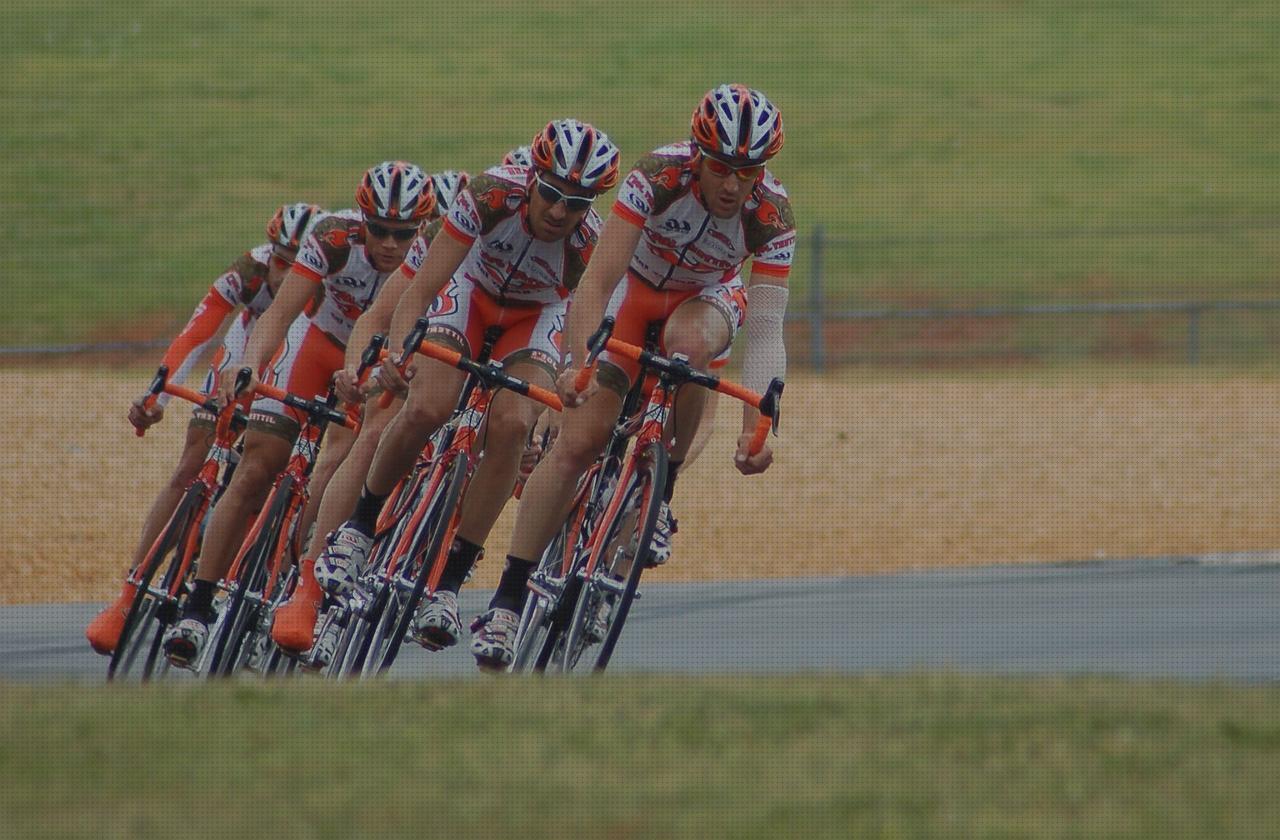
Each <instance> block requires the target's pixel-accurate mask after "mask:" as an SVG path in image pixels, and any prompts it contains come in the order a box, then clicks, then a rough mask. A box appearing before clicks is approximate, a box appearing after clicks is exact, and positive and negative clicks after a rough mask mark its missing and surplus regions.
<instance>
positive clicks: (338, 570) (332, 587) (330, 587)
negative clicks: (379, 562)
mask: <svg viewBox="0 0 1280 840" xmlns="http://www.w3.org/2000/svg"><path fill="white" fill-rule="evenodd" d="M372 547H373V537H367V536H365V535H364V534H363V533H361V532H360V531H358V530H357V529H356V528H354V527H353V526H352V525H351V523H350V522H347V523H345V524H343V525H340V526H339V527H338V529H337V530H335V531H334V532H333V533H331V534H330V535H329V538H328V539H327V540H326V541H325V547H324V551H322V552H320V556H319V557H317V558H316V564H315V575H316V582H317V583H319V584H320V588H321V589H323V590H324V591H325V592H328V593H329V594H330V595H346V594H347V593H348V592H350V591H351V590H353V589H355V586H356V580H357V579H358V578H359V576H360V573H361V572H362V571H364V567H365V563H366V562H368V560H369V550H370V549H371V548H372Z"/></svg>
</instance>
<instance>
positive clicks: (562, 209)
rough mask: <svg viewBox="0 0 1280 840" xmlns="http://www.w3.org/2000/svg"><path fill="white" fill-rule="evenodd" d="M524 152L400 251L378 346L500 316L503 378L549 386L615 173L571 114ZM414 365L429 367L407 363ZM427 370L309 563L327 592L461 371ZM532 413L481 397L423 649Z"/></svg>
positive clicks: (389, 374) (423, 629) (356, 562)
mask: <svg viewBox="0 0 1280 840" xmlns="http://www.w3.org/2000/svg"><path fill="white" fill-rule="evenodd" d="M530 149H531V165H527V166H522V165H514V164H513V165H501V166H497V167H494V168H492V169H490V170H488V171H487V172H485V173H484V174H483V175H481V176H478V177H476V178H474V179H472V181H471V182H470V184H468V185H467V188H466V189H465V190H463V192H462V193H461V195H460V196H459V198H458V203H457V204H456V205H455V206H454V208H453V209H452V210H451V211H450V213H449V214H448V215H447V216H446V217H445V219H444V224H443V226H442V229H441V235H438V236H436V238H435V239H434V240H433V241H432V243H431V248H430V250H429V251H428V252H427V254H426V257H425V260H424V261H423V262H422V263H421V265H415V264H414V260H413V259H412V258H411V259H410V260H408V261H407V262H406V265H407V267H409V268H411V269H412V270H414V272H415V279H414V283H413V284H412V285H411V286H410V287H409V289H408V290H406V291H405V293H404V294H403V295H402V296H401V298H400V301H399V304H398V305H397V307H396V312H395V316H394V318H393V321H392V329H391V341H392V344H391V346H393V347H394V346H396V342H398V341H401V340H402V339H403V337H404V336H405V335H407V334H408V333H409V332H410V331H411V329H412V328H413V326H414V324H415V322H416V321H417V319H418V318H419V317H421V316H422V315H423V313H427V317H428V318H429V319H430V326H429V329H428V333H427V341H429V342H435V343H439V344H442V345H444V346H446V347H449V348H451V349H454V350H458V351H460V352H461V353H462V354H463V355H466V356H473V355H474V354H475V353H476V352H477V351H478V350H479V349H480V346H481V343H482V337H483V335H484V333H485V332H486V331H487V330H488V329H489V328H490V327H494V326H496V327H501V328H502V330H503V332H502V336H501V338H499V339H498V341H497V343H496V345H495V346H494V349H493V352H492V358H493V359H495V360H496V361H500V362H502V363H503V365H504V366H505V368H506V370H507V371H508V372H509V373H510V374H511V375H513V376H516V377H519V378H521V379H524V380H527V381H528V382H530V383H531V384H534V385H539V386H542V387H544V388H549V387H551V385H552V383H553V381H554V378H555V371H556V369H557V367H558V366H559V364H560V355H561V351H560V331H561V328H562V326H563V320H564V317H565V313H566V312H567V311H568V309H569V299H570V295H571V294H572V292H573V290H574V288H575V287H576V286H577V283H578V279H579V278H580V277H581V276H582V272H583V271H584V270H585V268H586V265H587V262H588V260H589V259H590V258H591V254H592V251H593V250H594V248H595V243H596V239H597V236H598V233H599V228H600V219H599V217H598V216H597V215H596V213H595V212H594V210H593V209H592V204H593V202H594V201H595V199H596V197H597V196H599V195H600V194H602V193H604V192H607V191H608V190H610V189H611V188H612V187H613V186H614V185H615V183H616V182H617V178H618V159H619V154H618V149H617V147H616V146H614V145H613V143H612V142H611V141H610V140H609V138H608V136H607V135H605V134H604V133H603V132H601V131H599V130H598V129H596V128H594V127H593V126H590V125H587V124H585V123H582V122H579V121H578V120H573V119H561V120H554V121H552V122H550V123H548V124H547V126H546V127H545V128H544V129H543V130H542V131H541V132H539V133H538V134H537V135H536V136H535V137H534V140H533V142H532V143H531V144H530ZM426 364H433V365H434V363H427V362H419V363H416V367H422V366H423V365H426ZM436 367H439V368H440V369H439V371H437V370H436V369H435V368H434V367H433V369H431V370H430V371H422V372H418V375H413V376H409V377H407V378H409V379H410V381H409V382H408V384H407V388H408V392H407V398H406V403H405V406H404V408H402V409H401V410H400V412H399V413H398V414H397V415H396V417H395V419H394V420H392V422H391V424H390V425H389V426H388V427H387V428H386V430H385V431H384V432H383V434H382V440H381V442H380V443H379V446H378V451H377V454H376V455H375V457H374V460H373V463H372V465H371V467H370V469H369V473H368V475H367V476H366V477H365V484H364V487H363V488H362V490H361V493H360V497H359V500H358V501H357V503H356V505H355V508H354V510H353V511H352V513H351V516H350V518H349V519H348V520H347V522H346V523H345V524H343V525H342V526H341V527H340V528H338V529H337V530H336V531H334V533H333V534H332V535H330V537H329V540H328V546H327V547H326V548H325V550H324V552H323V553H322V554H321V555H320V557H319V559H318V560H317V561H316V574H317V576H318V577H319V578H320V581H321V583H322V585H324V586H325V588H326V589H328V590H329V591H331V592H334V593H342V592H345V591H349V590H350V588H351V587H352V586H354V584H355V581H356V578H357V576H358V575H359V573H360V570H361V569H362V568H363V565H364V563H365V561H366V560H367V558H368V553H369V550H370V547H371V545H372V540H373V532H374V526H375V523H376V520H377V517H378V514H379V513H380V511H381V509H382V506H383V504H384V503H385V501H386V498H387V496H388V494H389V493H390V492H391V491H392V489H393V488H394V487H395V485H396V483H397V482H398V481H399V480H400V479H401V478H402V477H403V476H404V475H405V474H406V473H407V472H408V470H409V469H410V467H411V466H412V464H413V462H414V459H415V458H416V457H417V455H418V453H419V452H420V451H421V450H422V448H423V446H424V445H425V444H426V442H427V441H428V439H429V438H430V436H431V435H432V434H433V433H434V432H435V431H436V429H438V428H439V427H440V426H441V425H442V424H443V423H444V422H445V421H446V420H448V418H449V416H450V414H451V412H452V411H453V409H454V406H455V403H456V400H457V397H458V393H459V390H460V388H461V385H462V374H461V373H459V372H456V371H453V370H450V369H448V368H444V367H443V366H438V365H437V366H436ZM414 370H415V368H410V371H411V372H412V371H414ZM380 379H381V381H382V382H383V384H384V385H385V386H386V387H388V388H391V389H392V390H393V391H402V390H403V389H404V388H405V387H406V383H405V381H404V379H402V378H401V377H400V376H399V374H398V372H397V371H396V369H395V367H394V366H392V365H383V367H382V369H381V373H380ZM540 410H541V407H540V406H539V405H538V404H537V403H534V402H533V401H531V400H527V399H524V398H522V397H519V396H517V395H515V394H512V393H510V392H508V391H503V392H501V393H499V394H498V395H497V396H496V397H495V398H494V401H493V404H492V406H491V408H490V413H489V416H488V420H487V423H488V432H487V437H486V444H485V453H484V459H483V460H482V461H481V463H480V466H479V467H478V468H477V471H476V474H475V476H474V477H473V479H472V482H471V485H470V489H469V491H468V493H467V495H466V498H465V499H464V500H463V504H462V512H461V516H462V519H461V523H460V525H459V528H458V536H457V538H456V539H455V541H454V543H453V545H452V546H451V549H450V554H449V557H448V559H447V562H446V567H445V569H444V571H443V574H442V577H441V579H440V581H439V583H438V585H437V587H436V589H435V591H434V593H432V595H431V597H429V598H426V599H424V602H423V605H422V607H421V608H420V610H419V612H418V614H417V616H416V617H415V621H414V626H413V628H412V635H413V638H414V640H415V641H417V642H419V643H420V644H422V645H423V646H424V647H427V648H428V649H433V650H434V649H439V648H442V647H448V646H450V645H452V644H456V642H457V641H458V639H459V638H460V635H461V632H462V624H461V619H460V617H459V615H458V605H457V592H458V589H459V588H460V587H461V585H462V582H463V581H464V579H465V578H466V576H467V573H468V572H469V570H470V569H471V566H472V564H473V563H474V562H475V560H476V559H477V558H478V557H479V556H480V555H481V553H482V551H483V545H484V541H485V539H486V538H487V537H488V534H489V531H490V529H491V528H492V527H493V524H494V521H495V520H496V519H497V517H498V515H499V514H500V513H501V511H502V509H503V507H504V506H505V504H506V501H507V499H508V498H509V497H510V495H511V491H512V488H513V486H514V483H515V480H516V475H517V471H518V467H519V463H520V458H521V454H522V452H523V450H524V442H525V440H526V439H527V437H528V434H529V430H530V428H531V426H532V425H533V423H534V421H535V420H536V418H537V416H538V413H539V411H540ZM523 594H524V581H523V580H521V581H520V582H519V583H518V585H517V586H516V587H514V588H513V586H512V583H511V581H509V580H507V578H506V576H505V575H504V578H503V582H502V583H500V584H499V588H498V594H497V596H495V600H494V602H493V603H492V604H491V609H490V610H489V611H487V612H486V613H485V614H483V615H482V616H480V617H479V618H478V619H477V620H476V621H475V622H473V623H472V630H473V631H474V633H475V636H474V638H473V643H472V651H473V652H474V653H475V654H476V656H477V659H478V660H479V661H480V662H481V664H482V665H483V664H486V663H490V662H492V661H493V656H494V652H495V651H500V650H502V649H505V648H507V647H509V644H510V640H509V637H510V636H511V634H513V633H514V632H515V626H516V621H517V616H516V614H515V610H518V609H519V604H520V602H521V601H522V599H523ZM499 656H500V654H499Z"/></svg>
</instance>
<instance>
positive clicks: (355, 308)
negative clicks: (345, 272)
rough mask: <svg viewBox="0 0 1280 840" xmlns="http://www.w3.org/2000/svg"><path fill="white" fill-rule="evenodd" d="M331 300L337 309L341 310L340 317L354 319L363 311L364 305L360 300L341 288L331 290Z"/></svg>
mask: <svg viewBox="0 0 1280 840" xmlns="http://www.w3.org/2000/svg"><path fill="white" fill-rule="evenodd" d="M332 300H333V303H334V305H335V306H337V307H338V310H339V311H340V312H342V317H344V318H346V319H348V320H350V321H354V320H356V319H357V318H359V317H360V316H361V315H362V314H363V313H364V306H363V305H362V304H361V303H360V301H358V300H356V299H355V298H354V297H352V296H351V294H350V293H348V292H344V291H342V290H341V289H334V290H333V295H332Z"/></svg>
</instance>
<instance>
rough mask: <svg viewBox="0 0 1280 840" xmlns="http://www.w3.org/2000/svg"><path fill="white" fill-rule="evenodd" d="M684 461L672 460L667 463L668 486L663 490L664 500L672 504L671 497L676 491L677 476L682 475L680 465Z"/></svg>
mask: <svg viewBox="0 0 1280 840" xmlns="http://www.w3.org/2000/svg"><path fill="white" fill-rule="evenodd" d="M683 463H684V461H671V462H670V463H668V464H667V486H666V487H664V488H663V490H662V500H663V501H664V502H666V503H667V504H671V497H672V496H674V495H675V492H676V476H678V475H680V465H681V464H683Z"/></svg>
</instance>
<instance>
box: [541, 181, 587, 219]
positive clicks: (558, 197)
mask: <svg viewBox="0 0 1280 840" xmlns="http://www.w3.org/2000/svg"><path fill="white" fill-rule="evenodd" d="M533 180H534V183H536V184H537V185H538V195H540V196H542V199H543V201H545V202H547V203H548V204H552V205H554V204H556V203H558V202H561V201H563V202H564V209H566V210H568V211H569V212H570V213H581V212H582V211H583V210H586V209H588V208H589V207H591V203H592V202H594V201H595V200H596V197H595V196H594V195H569V194H568V193H566V192H561V191H560V190H558V189H556V188H555V187H553V186H552V185H551V184H548V183H547V182H546V181H544V180H542V176H540V175H539V176H536V177H535V178H534V179H533Z"/></svg>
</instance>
